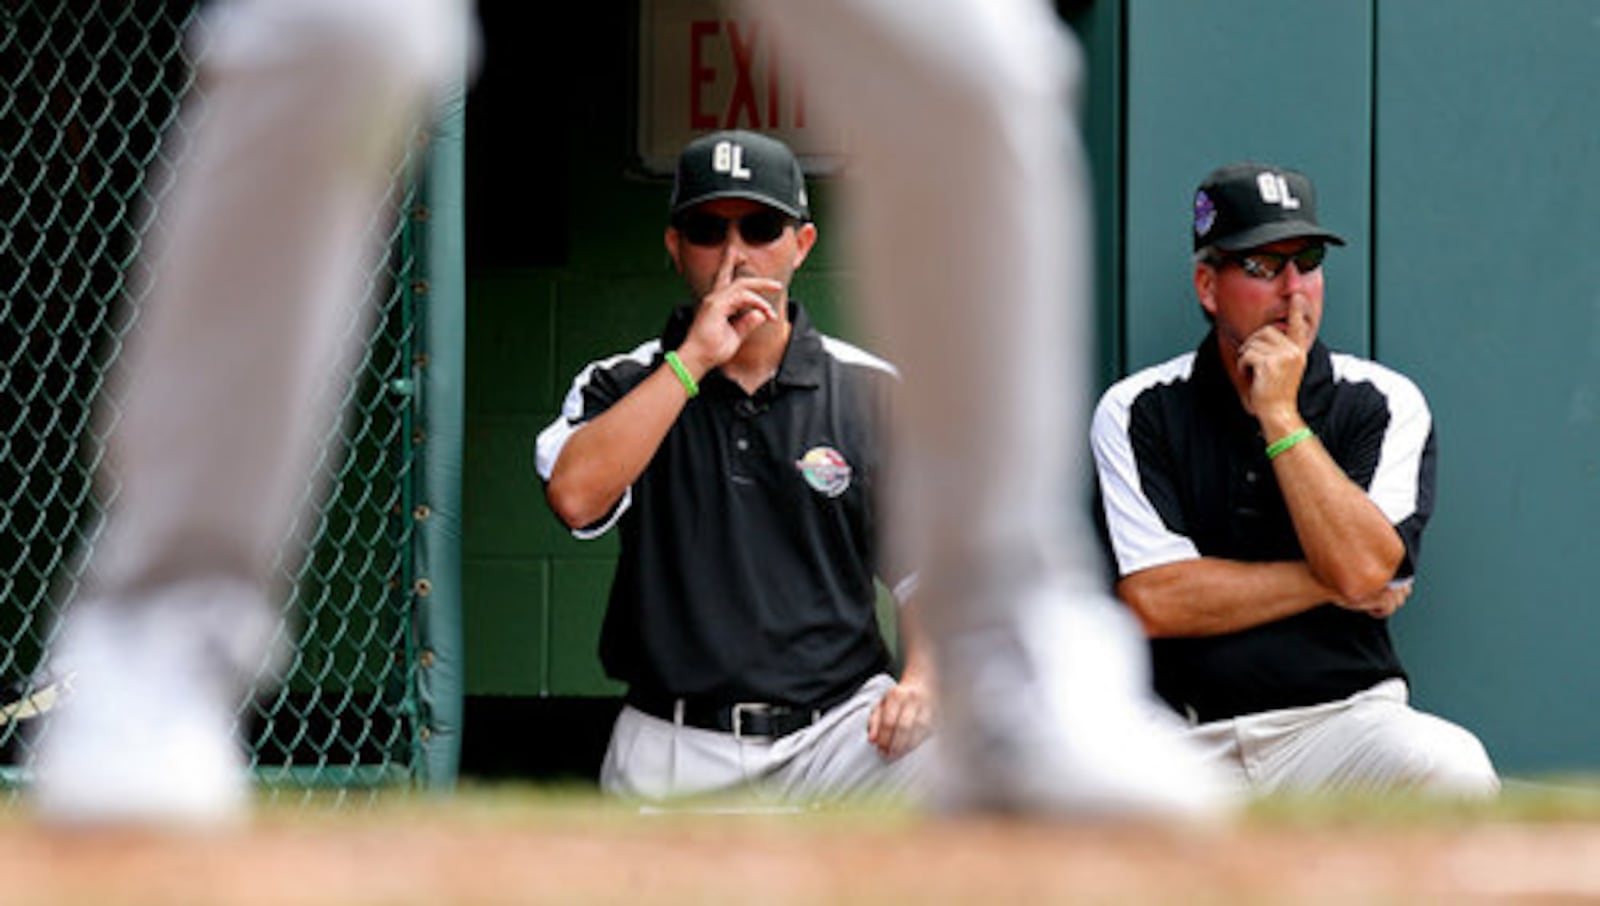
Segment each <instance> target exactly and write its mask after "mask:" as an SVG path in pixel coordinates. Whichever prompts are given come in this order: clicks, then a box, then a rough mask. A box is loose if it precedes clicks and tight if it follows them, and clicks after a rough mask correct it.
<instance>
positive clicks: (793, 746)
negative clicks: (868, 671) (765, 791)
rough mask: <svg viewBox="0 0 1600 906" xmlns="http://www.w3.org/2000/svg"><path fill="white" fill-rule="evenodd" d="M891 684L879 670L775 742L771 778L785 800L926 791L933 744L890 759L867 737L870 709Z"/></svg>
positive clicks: (907, 795) (906, 796)
mask: <svg viewBox="0 0 1600 906" xmlns="http://www.w3.org/2000/svg"><path fill="white" fill-rule="evenodd" d="M893 686H894V679H893V678H892V677H890V676H888V675H887V674H880V675H878V676H875V677H873V678H872V679H870V680H868V681H867V682H865V683H863V684H862V686H861V688H860V689H859V690H858V691H857V692H856V694H855V695H853V696H851V697H850V699H849V700H848V701H846V702H844V703H843V704H840V705H837V706H836V707H834V708H833V709H832V710H830V711H829V712H828V713H827V714H826V715H824V717H823V719H822V720H820V721H818V722H817V723H816V724H814V725H812V726H810V727H807V728H806V729H805V730H802V731H800V732H798V733H794V734H791V735H789V736H786V737H784V738H783V739H781V740H779V741H778V742H777V743H776V744H775V745H774V746H773V749H774V755H775V757H776V760H777V768H776V770H775V772H774V776H773V777H772V778H771V781H770V782H771V783H772V784H773V785H774V786H775V787H776V789H777V790H778V791H779V792H780V795H781V798H782V799H784V800H785V801H790V802H815V801H824V802H826V801H840V800H849V799H863V798H865V799H873V798H886V799H899V800H904V801H912V802H914V801H919V800H921V799H922V798H924V797H925V796H926V795H927V786H928V781H929V774H930V772H931V768H932V765H931V760H932V753H933V747H932V746H931V745H927V744H924V745H921V746H918V747H917V748H915V749H912V750H911V751H910V752H907V753H905V754H904V755H902V756H900V757H899V758H895V759H893V760H890V759H886V758H884V756H883V753H882V752H880V751H878V748H877V747H876V746H874V745H873V744H872V743H871V742H869V741H868V740H867V719H868V717H870V716H871V714H872V709H873V708H874V707H875V706H876V705H877V704H878V701H879V700H880V699H882V698H883V696H884V693H886V692H888V691H889V689H890V688H892V687H893Z"/></svg>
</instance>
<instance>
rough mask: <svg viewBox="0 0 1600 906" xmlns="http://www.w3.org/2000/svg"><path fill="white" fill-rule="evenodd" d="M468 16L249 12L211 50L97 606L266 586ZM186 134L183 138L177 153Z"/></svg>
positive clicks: (130, 422)
mask: <svg viewBox="0 0 1600 906" xmlns="http://www.w3.org/2000/svg"><path fill="white" fill-rule="evenodd" d="M468 13H469V10H468V7H467V5H466V3H465V2H464V0H233V2H226V3H220V4H216V5H215V6H214V7H213V8H211V9H210V10H209V16H210V19H209V21H208V22H207V27H205V28H202V29H200V30H198V32H197V35H198V36H199V37H202V38H203V41H201V42H199V43H201V44H202V46H200V47H197V48H196V50H197V53H198V54H199V55H200V59H201V69H200V89H201V93H202V95H203V98H204V103H203V104H200V105H191V106H190V108H189V109H187V110H186V111H185V120H184V122H185V124H186V125H187V127H188V129H187V130H186V131H189V132H190V133H191V134H193V135H194V140H193V144H192V146H191V147H188V148H185V149H181V159H180V160H179V161H178V163H177V167H176V170H175V172H174V173H173V174H172V179H173V183H172V191H171V193H170V194H169V195H168V196H167V197H166V198H165V199H163V200H162V201H161V202H160V204H161V208H160V211H159V214H158V216H157V218H156V222H155V225H154V228H153V229H152V230H151V231H149V233H148V236H149V242H150V243H151V246H150V248H149V249H148V253H149V256H148V257H147V258H146V261H147V262H150V267H149V269H148V277H147V281H148V282H147V286H146V287H145V288H146V289H147V299H148V301H147V303H146V304H145V305H144V307H143V310H142V311H141V313H140V316H139V321H138V324H137V329H136V330H135V331H134V333H133V335H132V336H131V338H130V341H129V347H128V349H127V352H126V354H125V357H124V359H123V361H122V364H121V372H120V373H121V375H122V376H123V380H122V382H121V383H120V384H119V385H118V386H117V388H116V390H115V391H114V393H113V395H112V397H111V398H112V399H113V400H116V403H117V405H116V408H106V409H103V410H102V422H103V423H105V424H106V426H107V427H109V428H110V429H111V443H110V461H109V468H110V470H111V471H110V474H111V476H112V477H113V478H114V479H115V480H116V482H117V483H118V485H119V491H118V493H117V496H116V499H115V501H114V503H113V505H112V506H111V508H110V511H111V512H110V517H109V521H108V523H107V526H106V535H105V537H104V538H103V540H102V543H101V546H100V548H99V550H98V551H97V557H96V559H95V560H94V561H93V564H92V565H93V588H94V593H97V594H102V595H113V596H115V595H121V594H125V593H129V592H139V591H146V590H148V589H150V588H152V587H156V586H159V585H161V584H163V583H167V582H171V581H173V580H174V579H177V578H182V577H185V576H191V577H192V576H194V575H195V574H197V573H199V574H207V575H217V574H226V575H230V576H234V577H238V578H241V579H243V580H245V581H248V582H253V583H261V582H265V581H266V580H267V577H268V573H269V570H270V569H271V567H272V564H273V561H274V558H275V557H276V555H277V553H278V551H279V549H280V547H281V545H282V542H283V541H284V539H285V536H286V534H287V532H288V531H289V528H290V525H291V523H292V522H293V520H294V519H295V517H296V516H297V515H298V513H299V512H300V511H301V509H302V508H303V507H305V506H306V504H307V503H308V499H309V498H308V493H309V492H310V490H311V489H310V486H309V485H308V476H309V475H310V474H311V465H312V460H313V457H314V455H315V453H316V449H317V446H318V443H319V442H320V441H321V440H322V438H323V437H324V436H325V435H326V434H327V431H328V429H329V427H330V426H331V424H332V419H333V417H334V416H335V406H336V405H337V403H338V401H339V400H338V397H339V396H340V393H341V391H342V387H343V383H344V379H345V377H346V375H347V365H348V363H349V362H350V360H351V358H352V356H353V354H354V353H355V351H356V349H355V348H354V344H352V343H349V342H347V338H349V337H351V336H352V335H353V334H360V328H361V327H362V326H363V325H365V324H366V323H367V321H368V317H369V316H368V310H369V309H370V307H371V306H370V304H369V297H370V295H371V293H370V289H371V288H370V287H368V286H367V284H366V281H367V280H368V279H369V274H370V271H371V267H372V264H373V262H374V261H375V260H376V255H377V252H378V248H377V246H376V245H375V243H374V240H375V239H377V238H379V235H380V234H379V231H378V230H376V229H375V227H377V226H378V224H379V221H378V220H377V217H378V216H379V214H380V212H381V210H382V206H383V203H384V201H385V198H384V195H385V192H386V191H387V190H388V188H389V186H390V184H391V181H392V180H393V178H394V176H395V173H396V167H397V165H398V163H399V161H400V159H401V156H402V154H403V153H404V150H405V143H406V139H407V138H408V137H409V136H410V135H411V134H412V132H413V130H414V129H415V128H416V127H417V125H418V124H419V123H420V122H421V120H422V117H423V116H424V115H425V114H426V113H427V112H429V110H430V109H431V107H430V105H431V102H432V101H433V99H434V97H435V94H436V92H439V91H442V90H443V88H444V86H446V85H447V84H449V83H450V82H451V80H452V79H458V78H459V77H460V75H461V73H462V72H463V71H464V68H465V57H464V55H465V54H466V53H467V50H466V42H467V35H468V29H469V25H468V18H467V17H468ZM173 134H174V135H175V136H176V135H181V134H182V133H181V132H175V133H173Z"/></svg>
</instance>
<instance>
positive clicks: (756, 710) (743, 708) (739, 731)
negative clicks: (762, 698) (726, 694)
mask: <svg viewBox="0 0 1600 906" xmlns="http://www.w3.org/2000/svg"><path fill="white" fill-rule="evenodd" d="M771 711H772V706H771V705H769V704H767V703H766V702H738V703H736V704H735V705H734V706H733V709H732V716H733V738H734V739H743V738H744V715H745V713H746V712H748V713H750V714H767V713H769V712H771Z"/></svg>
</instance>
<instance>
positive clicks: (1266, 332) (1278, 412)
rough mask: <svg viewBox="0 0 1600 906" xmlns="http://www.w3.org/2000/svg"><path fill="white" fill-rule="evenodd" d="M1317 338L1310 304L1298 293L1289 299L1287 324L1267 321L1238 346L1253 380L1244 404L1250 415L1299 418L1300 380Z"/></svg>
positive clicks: (1243, 366)
mask: <svg viewBox="0 0 1600 906" xmlns="http://www.w3.org/2000/svg"><path fill="white" fill-rule="evenodd" d="M1314 339H1315V334H1314V332H1313V329H1312V325H1311V305H1310V303H1309V302H1308V301H1307V300H1306V297H1305V296H1303V295H1300V294H1298V293H1296V294H1295V295H1294V296H1292V297H1290V299H1289V313H1288V316H1287V323H1286V324H1282V325H1280V324H1278V323H1273V324H1268V325H1267V326H1265V327H1262V328H1261V329H1259V330H1257V331H1256V332H1255V333H1252V334H1251V335H1250V336H1248V337H1246V338H1245V341H1244V342H1243V343H1241V344H1240V345H1239V368H1240V370H1242V371H1243V372H1244V375H1245V377H1247V378H1248V379H1249V380H1250V396H1249V398H1248V399H1246V400H1244V405H1245V408H1246V409H1247V410H1249V412H1250V414H1251V415H1254V416H1255V417H1256V418H1257V419H1260V420H1262V421H1263V423H1265V422H1266V421H1267V420H1268V419H1269V418H1279V419H1282V418H1286V417H1288V418H1293V417H1298V412H1299V395H1300V381H1301V379H1302V378H1304V377H1305V373H1306V352H1307V350H1309V349H1310V348H1311V343H1312V341H1313V340H1314ZM1263 427H1265V425H1263Z"/></svg>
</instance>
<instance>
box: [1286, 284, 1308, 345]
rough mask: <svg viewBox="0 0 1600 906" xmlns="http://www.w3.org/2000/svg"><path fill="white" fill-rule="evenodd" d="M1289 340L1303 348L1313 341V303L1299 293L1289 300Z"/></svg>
mask: <svg viewBox="0 0 1600 906" xmlns="http://www.w3.org/2000/svg"><path fill="white" fill-rule="evenodd" d="M1289 339H1291V340H1294V341H1295V342H1296V343H1298V344H1300V345H1301V346H1304V345H1306V344H1307V343H1308V342H1309V341H1310V340H1311V301H1310V300H1309V299H1307V298H1306V297H1305V296H1302V295H1300V294H1298V293H1296V294H1295V295H1294V296H1292V297H1291V298H1290V299H1289Z"/></svg>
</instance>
